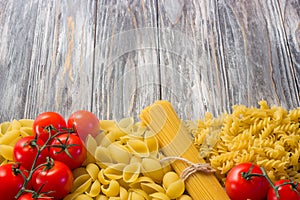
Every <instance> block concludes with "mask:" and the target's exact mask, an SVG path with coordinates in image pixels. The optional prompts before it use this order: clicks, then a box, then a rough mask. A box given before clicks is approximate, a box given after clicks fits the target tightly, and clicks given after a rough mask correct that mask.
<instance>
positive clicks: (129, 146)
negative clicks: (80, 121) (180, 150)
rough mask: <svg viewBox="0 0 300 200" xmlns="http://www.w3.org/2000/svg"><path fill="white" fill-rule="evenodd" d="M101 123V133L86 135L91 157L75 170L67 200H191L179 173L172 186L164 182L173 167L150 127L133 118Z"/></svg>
mask: <svg viewBox="0 0 300 200" xmlns="http://www.w3.org/2000/svg"><path fill="white" fill-rule="evenodd" d="M100 124H101V125H102V126H101V129H102V130H101V134H100V135H98V136H97V137H95V138H94V137H92V136H90V135H89V136H88V137H87V138H86V147H87V149H88V151H89V153H88V158H87V159H86V162H85V163H84V165H83V166H82V167H80V168H77V169H75V170H74V171H73V174H74V178H75V180H74V185H73V188H72V192H71V193H70V194H69V195H67V196H66V197H65V198H64V200H71V199H84V198H85V197H86V199H121V200H122V199H129V200H136V199H149V200H151V199H167V200H169V199H175V198H176V199H177V198H178V199H186V200H191V197H190V196H189V195H188V194H185V184H184V181H183V180H182V179H180V178H179V177H178V176H177V179H176V181H175V182H174V183H172V184H171V185H170V186H168V187H165V186H164V183H163V182H166V180H169V179H170V178H168V175H167V174H169V173H170V172H173V170H172V168H171V166H170V164H169V162H163V163H161V162H160V159H161V158H163V157H164V155H163V154H162V153H161V152H160V151H159V145H158V141H157V139H156V138H155V137H154V134H153V133H152V132H151V131H150V130H149V129H148V128H147V127H146V126H144V125H143V124H142V123H140V122H136V123H135V122H134V121H133V119H132V118H124V119H121V120H120V121H119V122H116V121H113V120H100ZM173 173H175V172H173ZM176 175H177V174H176ZM163 180H164V181H163ZM169 181H170V180H169Z"/></svg>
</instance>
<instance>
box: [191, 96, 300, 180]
mask: <svg viewBox="0 0 300 200" xmlns="http://www.w3.org/2000/svg"><path fill="white" fill-rule="evenodd" d="M258 105H259V107H257V108H256V107H246V106H245V105H234V106H233V107H232V109H233V112H232V113H231V114H228V113H224V114H223V115H222V117H218V118H213V117H212V115H211V114H210V113H208V114H206V116H205V118H204V119H203V120H202V119H200V120H198V126H197V129H196V130H195V128H194V129H192V130H191V134H194V137H195V140H194V142H195V144H196V146H197V147H199V151H200V155H201V156H203V157H204V158H205V160H206V161H207V162H208V163H210V164H211V166H212V167H213V168H215V169H216V170H217V172H216V174H217V176H218V177H219V178H220V180H221V181H224V180H225V177H226V175H227V172H228V171H229V170H230V169H231V168H232V167H233V166H234V165H236V164H238V163H243V162H253V163H256V164H258V165H261V166H262V167H264V168H265V169H267V170H269V171H268V173H269V175H270V178H271V179H272V180H278V179H283V178H289V179H292V180H295V181H300V179H299V176H296V174H293V173H287V172H286V171H289V172H290V171H292V170H299V150H300V149H299V141H300V136H299V135H300V129H299V127H300V108H296V109H294V110H290V111H288V110H286V109H284V108H283V107H280V106H272V107H270V106H269V105H268V104H267V102H266V101H264V100H262V101H259V102H258ZM217 119H220V120H221V121H218V122H217V121H216V120H217ZM189 124H192V123H191V122H189ZM214 130H218V131H219V132H218V134H217V135H216V136H215V139H216V140H217V142H216V143H215V144H214V145H213V146H212V148H210V149H209V148H207V147H206V146H205V145H204V141H206V139H207V137H209V136H210V135H212V134H213V133H214ZM203 149H204V151H205V153H201V151H202V150H203ZM291 169H292V170H291Z"/></svg>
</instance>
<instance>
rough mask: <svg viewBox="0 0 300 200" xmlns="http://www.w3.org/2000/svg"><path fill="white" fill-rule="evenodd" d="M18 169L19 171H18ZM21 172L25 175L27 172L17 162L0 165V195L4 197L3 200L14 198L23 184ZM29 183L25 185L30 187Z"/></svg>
mask: <svg viewBox="0 0 300 200" xmlns="http://www.w3.org/2000/svg"><path fill="white" fill-rule="evenodd" d="M19 170H20V171H19ZM21 173H23V174H24V175H25V176H26V177H27V176H28V173H27V172H26V170H25V168H23V167H22V166H20V165H19V164H16V163H13V164H5V165H2V166H0V197H1V198H3V197H5V200H15V199H16V198H15V196H16V195H17V194H18V192H19V190H20V189H21V188H22V186H23V184H24V181H25V180H24V178H23V176H22V174H21ZM30 187H31V184H30V183H29V184H28V185H27V188H29V189H30Z"/></svg>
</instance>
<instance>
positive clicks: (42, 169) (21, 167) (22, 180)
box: [0, 110, 100, 200]
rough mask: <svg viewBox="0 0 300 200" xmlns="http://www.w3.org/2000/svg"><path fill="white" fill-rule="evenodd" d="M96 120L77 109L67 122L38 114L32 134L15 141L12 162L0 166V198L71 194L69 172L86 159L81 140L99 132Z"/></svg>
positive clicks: (56, 116)
mask: <svg viewBox="0 0 300 200" xmlns="http://www.w3.org/2000/svg"><path fill="white" fill-rule="evenodd" d="M99 130H100V127H99V120H98V118H97V117H96V116H95V115H94V114H93V113H91V112H89V111H85V110H80V111H77V112H74V113H72V114H71V116H70V117H69V118H68V120H67V121H65V119H64V118H63V117H62V116H61V115H60V114H59V113H56V112H44V113H41V114H40V115H39V116H38V117H37V118H36V119H35V120H34V122H33V135H32V136H26V137H23V138H21V139H20V140H18V141H17V143H16V144H15V146H14V149H13V158H14V162H12V163H8V164H4V165H2V166H0V197H1V198H2V197H5V200H16V199H17V200H41V199H53V200H59V199H62V198H63V197H65V196H66V195H67V194H68V193H70V192H71V189H72V186H73V181H74V178H73V175H72V170H74V169H76V168H78V167H80V166H81V165H82V164H83V162H84V161H85V160H86V157H87V150H86V148H85V146H84V142H83V141H84V140H85V138H86V137H87V135H89V134H91V135H92V136H94V137H95V136H96V135H97V134H98V133H99Z"/></svg>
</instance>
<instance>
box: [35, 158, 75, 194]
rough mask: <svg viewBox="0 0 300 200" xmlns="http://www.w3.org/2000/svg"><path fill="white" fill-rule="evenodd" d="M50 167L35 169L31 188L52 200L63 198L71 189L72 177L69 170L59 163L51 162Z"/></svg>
mask: <svg viewBox="0 0 300 200" xmlns="http://www.w3.org/2000/svg"><path fill="white" fill-rule="evenodd" d="M50 165H51V166H44V167H41V168H39V169H37V170H36V171H35V172H34V173H33V175H32V179H31V181H32V186H33V189H34V190H35V191H39V192H40V193H45V192H50V193H47V195H48V196H50V197H53V198H52V199H54V200H60V199H62V198H63V197H65V196H66V195H67V194H68V193H69V192H70V191H71V189H72V185H73V180H74V178H73V175H72V171H71V170H70V168H69V167H68V166H67V165H65V164H64V163H62V162H60V161H55V160H52V163H51V164H50Z"/></svg>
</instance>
